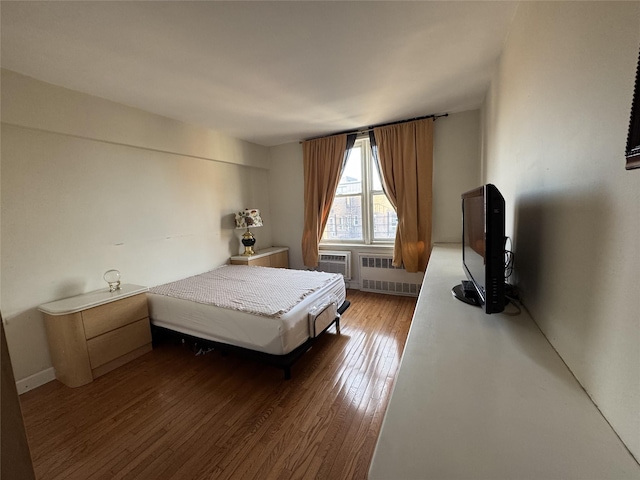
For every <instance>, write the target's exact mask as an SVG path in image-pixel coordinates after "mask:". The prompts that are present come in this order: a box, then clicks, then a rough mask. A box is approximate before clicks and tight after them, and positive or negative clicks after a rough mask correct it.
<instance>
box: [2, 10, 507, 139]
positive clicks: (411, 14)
mask: <svg viewBox="0 0 640 480" xmlns="http://www.w3.org/2000/svg"><path fill="white" fill-rule="evenodd" d="M516 5H517V3H514V2H493V1H489V2H484V1H471V2H457V1H448V2H445V1H443V2H436V1H418V2H399V1H389V2H357V1H349V2H343V1H328V2H311V1H294V2H291V1H288V2H269V1H256V2H238V1H232V2H217V1H199V2H187V1H175V2H172V1H142V2H129V1H128V2H99V1H81V2H67V1H49V2H47V1H45V2H7V1H2V3H1V5H0V8H1V10H0V16H1V46H2V51H1V65H2V67H3V68H6V69H9V70H13V71H15V72H18V73H22V74H24V75H28V76H31V77H34V78H37V79H39V80H43V81H45V82H49V83H52V84H55V85H59V86H63V87H66V88H70V89H72V90H77V91H80V92H85V93H88V94H91V95H95V96H98V97H102V98H106V99H109V100H113V101H116V102H119V103H123V104H126V105H130V106H133V107H137V108H140V109H143V110H146V111H148V112H153V113H157V114H160V115H164V116H166V117H170V118H174V119H177V120H181V121H184V122H187V123H191V124H196V125H201V126H205V127H208V128H211V129H214V130H217V131H220V132H222V133H225V134H227V135H230V136H232V137H236V138H240V139H243V140H247V141H250V142H255V143H258V144H261V145H266V146H271V145H278V144H282V143H288V142H293V141H298V140H301V139H304V138H309V137H314V136H320V135H326V134H330V133H335V132H340V131H344V130H351V129H357V128H360V127H366V126H369V125H375V124H380V123H387V122H392V121H396V120H403V119H407V118H414V117H418V116H423V115H429V114H438V113H445V112H457V111H464V110H469V109H473V108H477V107H479V106H480V104H481V102H482V100H483V98H484V95H485V92H486V90H487V87H488V85H489V80H490V75H491V73H492V70H493V67H494V65H495V62H496V60H497V58H498V56H499V55H500V52H501V49H502V45H503V44H504V41H505V38H506V36H507V32H508V29H509V24H510V22H511V19H512V18H513V15H514V13H515V9H516Z"/></svg>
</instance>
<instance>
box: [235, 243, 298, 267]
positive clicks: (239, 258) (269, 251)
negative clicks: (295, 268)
mask: <svg viewBox="0 0 640 480" xmlns="http://www.w3.org/2000/svg"><path fill="white" fill-rule="evenodd" d="M230 263H231V265H249V266H252V267H274V268H289V248H288V247H270V248H264V249H262V250H260V251H258V252H257V253H256V254H255V255H251V256H250V257H247V256H245V255H235V256H233V257H231V261H230Z"/></svg>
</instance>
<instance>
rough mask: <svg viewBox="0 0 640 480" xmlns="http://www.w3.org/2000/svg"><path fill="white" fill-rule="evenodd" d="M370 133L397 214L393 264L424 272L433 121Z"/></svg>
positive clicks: (428, 247) (427, 250)
mask: <svg viewBox="0 0 640 480" xmlns="http://www.w3.org/2000/svg"><path fill="white" fill-rule="evenodd" d="M373 133H374V136H375V143H376V146H377V151H378V161H379V163H380V173H381V176H382V182H383V185H384V190H385V193H386V194H387V196H388V197H389V201H390V202H391V203H392V204H393V206H394V207H395V209H396V212H397V214H398V230H397V232H396V240H395V246H394V250H393V265H394V266H396V267H399V266H401V265H402V264H404V268H405V269H406V270H407V271H408V272H424V271H425V269H426V268H427V263H428V261H429V255H431V204H432V183H431V181H432V176H433V118H428V119H424V120H416V121H413V122H407V123H400V124H396V125H390V126H387V127H379V128H375V129H374V130H373Z"/></svg>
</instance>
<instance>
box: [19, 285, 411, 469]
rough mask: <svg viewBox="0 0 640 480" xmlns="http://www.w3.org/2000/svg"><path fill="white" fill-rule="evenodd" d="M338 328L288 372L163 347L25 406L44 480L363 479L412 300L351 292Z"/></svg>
mask: <svg viewBox="0 0 640 480" xmlns="http://www.w3.org/2000/svg"><path fill="white" fill-rule="evenodd" d="M347 298H348V299H349V300H351V308H350V309H349V310H347V312H346V313H345V314H344V315H343V317H342V321H341V326H342V328H341V330H342V334H341V335H336V334H335V333H334V332H335V330H334V329H333V327H332V328H331V330H330V331H329V332H328V333H327V334H325V335H323V336H322V337H321V338H320V339H319V341H318V342H317V343H316V344H315V345H314V347H313V348H312V349H311V350H310V351H309V352H307V354H305V355H304V356H303V357H302V359H301V360H299V361H298V363H296V364H295V365H294V366H293V368H292V376H293V378H292V379H291V380H289V381H285V380H284V379H283V374H282V371H281V370H279V369H276V368H274V367H270V366H268V365H262V364H258V363H256V362H253V361H250V360H248V359H245V358H242V357H239V356H236V355H227V356H223V355H222V354H220V353H219V352H216V351H213V352H210V353H207V354H206V355H200V356H196V355H194V353H193V352H192V351H191V350H190V349H189V348H188V346H182V345H174V344H170V343H167V344H162V345H160V346H158V347H157V348H155V349H154V350H153V351H152V352H150V353H148V354H146V355H144V356H142V357H140V358H138V359H136V360H134V361H133V362H131V363H129V364H127V365H125V366H123V367H121V368H119V369H117V370H114V371H113V372H111V373H109V374H107V375H105V376H103V377H100V378H98V379H96V380H95V381H94V382H93V383H91V384H89V385H86V386H84V387H80V388H75V389H72V388H68V387H66V386H64V385H62V384H61V383H59V382H58V381H54V382H50V383H48V384H46V385H43V386H42V387H39V388H37V389H35V390H32V391H30V392H27V393H25V394H24V395H22V396H21V397H20V400H21V404H22V409H23V414H24V419H25V426H26V430H27V436H28V438H29V443H30V446H31V455H32V457H33V463H34V469H35V472H36V476H37V478H38V479H41V480H57V479H65V480H68V479H82V480H99V479H101V480H102V479H104V480H106V479H109V480H111V479H163V480H170V479H176V480H178V479H180V480H187V479H212V478H215V479H218V478H220V479H227V478H229V479H230V478H234V479H250V478H256V479H289V478H301V479H311V478H315V479H331V480H336V479H365V478H366V477H367V472H368V469H369V464H370V462H371V457H372V455H373V450H374V447H375V443H376V440H377V437H378V433H379V431H380V427H381V423H382V418H383V416H384V412H385V410H386V407H387V403H388V399H389V395H390V393H391V389H392V387H393V383H394V380H395V376H396V371H397V369H398V366H399V362H400V357H401V355H402V351H403V349H404V344H405V340H406V337H407V333H408V330H409V326H410V324H411V318H412V315H413V310H414V308H415V304H416V299H415V298H410V297H395V296H389V295H379V294H374V293H365V292H360V291H356V290H350V291H348V294H347Z"/></svg>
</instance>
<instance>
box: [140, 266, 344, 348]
mask: <svg viewBox="0 0 640 480" xmlns="http://www.w3.org/2000/svg"><path fill="white" fill-rule="evenodd" d="M232 267H233V268H240V269H244V270H245V271H247V272H250V271H252V270H250V269H260V273H261V274H264V273H265V271H274V272H275V271H277V272H278V275H282V274H283V273H282V272H292V274H294V275H297V276H299V275H300V274H301V273H302V274H305V273H306V274H309V278H312V277H314V276H315V277H317V278H318V282H317V283H318V286H317V287H313V288H311V289H310V290H311V291H307V292H306V293H305V294H304V295H301V296H302V298H301V299H299V301H298V302H297V303H296V304H295V305H293V306H292V307H291V308H290V309H288V310H287V311H284V312H277V314H275V315H266V314H256V313H254V312H252V311H244V310H242V309H241V308H238V307H237V306H235V307H234V308H225V307H222V306H218V305H212V304H209V303H202V301H193V297H192V296H191V297H192V298H191V299H186V298H179V297H180V295H179V294H175V291H177V290H180V289H179V288H174V289H173V292H174V293H172V294H171V295H172V296H170V295H166V294H161V293H158V292H162V291H163V290H164V291H165V293H167V290H166V288H165V289H163V288H161V287H166V286H170V285H172V284H166V285H164V286H161V287H156V288H152V289H151V290H150V292H149V293H147V296H148V299H149V316H150V318H151V323H153V324H154V325H156V326H158V327H163V328H167V329H169V330H173V331H176V332H181V333H184V334H187V335H191V336H194V337H198V338H204V339H207V340H213V341H215V342H222V343H227V344H230V345H235V346H239V347H243V348H248V349H251V350H256V351H259V352H264V353H269V354H272V355H285V354H287V353H290V352H291V351H292V350H294V349H295V348H296V347H298V346H300V345H301V344H303V343H304V342H305V341H306V340H307V339H309V337H312V336H314V335H315V333H319V332H318V331H317V329H316V328H315V327H314V325H313V322H310V318H315V317H316V316H317V317H321V315H320V313H321V312H323V311H324V308H325V307H326V306H327V305H331V306H332V308H334V309H335V308H336V307H338V306H340V305H341V304H342V302H343V301H344V300H345V296H346V292H345V285H344V279H343V277H342V275H338V274H324V276H322V277H320V276H318V275H317V272H304V271H300V270H285V269H271V268H267V267H248V266H226V267H221V268H227V269H230V268H232ZM227 271H230V270H225V272H227ZM197 277H199V278H198V281H202V282H203V283H202V285H201V288H202V289H220V288H223V286H224V285H221V284H220V283H216V284H213V283H209V279H207V278H206V277H203V276H197ZM296 278H299V277H296ZM191 279H193V277H190V280H191ZM172 283H176V284H177V282H172ZM225 283H226V284H229V283H230V282H223V284H225ZM226 286H227V287H228V286H229V285H226ZM251 288H252V290H251V295H252V308H250V309H249V310H256V309H255V303H256V300H255V299H256V298H257V297H260V296H261V295H262V301H263V302H264V304H265V305H269V304H270V303H271V298H272V296H273V291H272V289H270V288H268V287H265V288H264V289H261V288H260V286H255V285H253V286H252V287H251ZM263 290H264V291H263ZM261 292H262V293H261ZM227 296H229V295H227ZM186 297H190V295H186ZM236 300H237V296H236ZM258 310H259V309H258ZM325 316H326V314H325Z"/></svg>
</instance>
